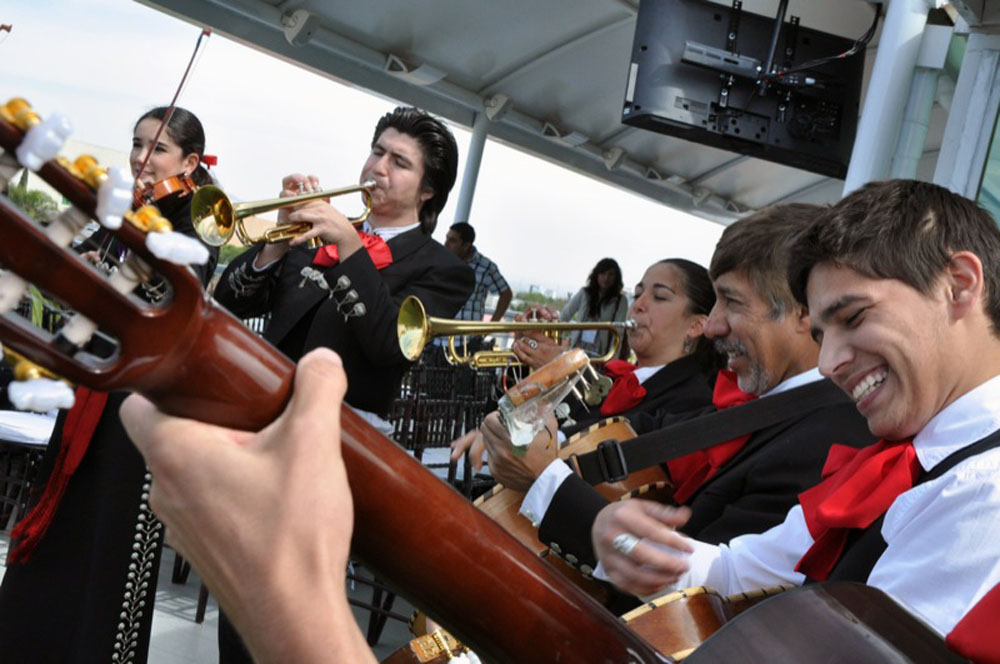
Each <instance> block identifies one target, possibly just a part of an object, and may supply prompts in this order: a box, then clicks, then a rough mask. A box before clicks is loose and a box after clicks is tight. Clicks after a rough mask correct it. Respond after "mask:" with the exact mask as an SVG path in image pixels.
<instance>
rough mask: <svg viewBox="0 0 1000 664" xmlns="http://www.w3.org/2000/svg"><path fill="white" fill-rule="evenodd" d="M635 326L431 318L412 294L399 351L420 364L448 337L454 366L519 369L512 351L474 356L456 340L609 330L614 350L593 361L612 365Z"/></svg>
mask: <svg viewBox="0 0 1000 664" xmlns="http://www.w3.org/2000/svg"><path fill="white" fill-rule="evenodd" d="M634 327H635V321H633V320H627V321H624V322H614V323H604V322H590V323H559V322H555V323H553V322H541V321H539V322H513V323H508V322H497V323H487V322H482V321H468V320H451V319H448V318H435V317H433V316H428V315H427V312H426V311H425V310H424V305H423V303H422V302H421V301H420V299H419V298H417V297H416V296H415V295H410V296H409V297H407V298H406V299H405V300H403V304H402V305H400V307H399V316H398V317H397V319H396V335H397V336H398V338H399V349H400V350H401V351H402V352H403V356H404V357H406V359H408V360H410V361H411V362H413V361H416V359H417V358H418V357H420V354H421V353H422V352H423V351H424V347H425V346H426V345H427V343H428V342H429V341H430V340H431V339H432V338H434V337H448V346H447V350H446V352H445V354H446V355H447V358H448V361H449V362H450V363H451V364H468V365H470V366H471V367H473V368H475V369H484V368H491V367H506V366H517V365H520V364H521V362H520V361H519V360H518V359H517V357H516V356H515V355H514V353H513V352H512V351H509V350H499V351H498V350H481V351H478V352H476V353H473V354H472V355H469V353H468V352H467V351H466V350H465V348H464V344H463V349H462V351H461V352H460V351H459V349H458V348H456V346H455V337H456V336H462V335H471V336H476V335H483V334H491V333H493V332H524V331H527V330H542V331H544V332H545V333H546V334H547V335H548V336H549V337H552V338H553V339H555V340H557V341H558V339H559V334H560V333H561V332H568V331H570V330H608V331H609V332H611V335H612V343H611V349H610V350H608V352H607V353H605V354H604V355H602V356H601V357H594V358H591V359H590V361H591V362H592V363H595V364H599V363H603V362H608V361H610V360H611V359H613V358H614V356H615V355H616V354H617V353H618V349H619V348H620V347H621V342H622V332H623V331H626V330H631V329H632V328H634Z"/></svg>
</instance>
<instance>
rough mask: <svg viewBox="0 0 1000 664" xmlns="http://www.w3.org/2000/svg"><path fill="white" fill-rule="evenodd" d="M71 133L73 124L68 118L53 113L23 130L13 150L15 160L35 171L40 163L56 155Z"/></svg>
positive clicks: (39, 166)
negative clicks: (15, 148) (19, 141)
mask: <svg viewBox="0 0 1000 664" xmlns="http://www.w3.org/2000/svg"><path fill="white" fill-rule="evenodd" d="M72 133H73V125H72V124H70V121H69V118H67V117H66V116H65V115H62V114H60V113H54V114H52V115H51V116H49V117H48V118H46V119H45V120H43V121H42V122H40V123H38V124H36V125H34V126H33V127H31V129H29V130H28V131H27V132H25V134H24V138H23V139H22V140H21V144H20V145H18V146H17V150H15V154H16V155H17V160H18V161H19V162H21V163H22V164H23V165H24V166H25V167H26V168H28V169H30V170H32V171H37V170H38V169H39V168H41V167H42V164H44V163H45V162H47V161H48V160H50V159H52V158H53V157H55V156H56V154H57V153H58V152H59V150H61V149H62V146H63V144H64V143H65V142H66V139H67V138H69V135H70V134H72Z"/></svg>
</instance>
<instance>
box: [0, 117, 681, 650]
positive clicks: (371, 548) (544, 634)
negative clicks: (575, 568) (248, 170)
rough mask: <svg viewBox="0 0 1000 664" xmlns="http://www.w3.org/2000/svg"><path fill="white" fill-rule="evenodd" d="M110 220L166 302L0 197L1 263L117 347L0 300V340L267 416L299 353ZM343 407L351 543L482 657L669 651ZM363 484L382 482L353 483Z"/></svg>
mask: <svg viewBox="0 0 1000 664" xmlns="http://www.w3.org/2000/svg"><path fill="white" fill-rule="evenodd" d="M21 139H22V132H21V130H20V129H18V128H17V127H15V126H14V125H13V124H11V123H9V122H7V121H5V120H0V147H2V148H3V149H4V151H5V154H4V155H3V158H4V159H7V160H8V162H9V161H10V160H11V159H12V155H13V153H14V150H15V149H16V147H17V145H18V144H19V142H20V141H21ZM39 175H41V176H42V177H43V178H44V179H45V180H46V181H48V182H49V184H51V185H52V186H53V187H54V188H55V189H57V190H58V191H59V192H60V193H61V194H62V195H63V196H65V197H66V198H67V199H68V200H69V201H70V202H71V203H72V204H73V205H74V206H76V208H78V209H79V210H82V211H83V212H85V213H86V214H89V215H93V214H94V210H95V205H96V199H95V193H94V189H92V188H91V187H90V186H88V185H87V184H85V183H84V182H83V181H81V180H79V179H77V178H76V177H75V176H73V175H72V174H71V173H69V172H68V171H67V170H66V169H65V168H63V167H61V166H59V165H58V164H56V163H55V162H51V161H50V162H47V163H45V164H44V165H43V166H42V167H41V169H40V170H39ZM117 235H118V237H119V238H120V239H121V241H122V242H123V243H124V244H125V245H126V246H127V247H129V249H131V250H132V251H134V252H136V253H137V254H138V255H139V256H141V257H142V258H143V259H144V260H145V261H147V262H148V264H149V265H151V266H153V267H154V268H155V270H156V271H157V272H158V273H159V274H160V275H161V276H163V277H164V278H165V279H166V280H167V281H168V282H169V283H170V285H171V288H172V291H171V293H172V294H171V297H170V298H168V299H167V300H166V301H165V302H163V303H161V304H158V305H155V306H154V305H148V304H145V303H142V302H140V301H138V300H137V299H135V298H132V297H130V296H128V295H123V294H121V293H119V292H117V291H115V290H114V289H113V288H111V287H110V286H109V285H108V283H107V282H106V281H105V280H104V278H103V277H102V276H101V275H99V274H98V273H97V272H96V271H95V270H94V269H93V268H92V267H90V266H89V265H85V264H84V263H83V262H82V261H81V260H80V259H79V258H78V257H77V256H76V255H75V254H73V253H72V252H71V251H69V250H68V249H64V248H60V247H58V246H55V245H54V244H52V243H51V242H50V241H49V240H48V238H47V237H46V235H45V234H44V232H43V230H42V229H41V228H40V227H38V226H37V225H36V224H35V223H34V222H32V221H31V220H29V219H27V218H26V217H25V216H24V215H23V214H22V213H21V212H20V211H19V210H17V209H16V208H15V207H14V206H12V205H11V204H10V203H9V202H8V201H7V200H6V199H5V198H4V199H0V237H2V238H3V240H2V241H0V266H2V267H3V268H4V269H5V270H9V271H12V272H14V273H16V274H17V275H19V276H20V277H21V278H23V279H24V280H26V281H28V282H30V283H33V284H35V285H36V286H38V287H39V288H41V289H42V290H43V291H45V292H47V293H49V294H51V295H53V296H56V297H58V298H59V300H60V301H61V302H63V303H64V304H65V305H66V306H68V307H70V308H72V309H74V310H76V311H78V312H80V313H82V314H83V315H85V316H87V317H88V318H90V319H92V320H95V321H99V322H100V324H101V326H102V328H104V329H106V330H107V331H109V332H110V334H111V335H113V336H114V337H115V338H116V340H117V341H118V344H119V348H118V352H117V353H116V354H115V355H114V356H112V357H111V358H108V359H103V360H102V359H99V358H96V357H94V356H89V355H87V354H85V353H82V352H77V353H75V354H73V355H69V354H67V353H66V352H65V351H63V350H61V349H60V347H57V345H56V344H55V343H53V338H52V336H51V335H49V334H45V333H42V332H39V331H37V330H34V329H32V328H31V327H30V325H28V324H27V321H24V320H23V319H20V318H18V317H16V316H13V315H10V314H4V315H3V316H0V339H2V341H3V342H4V344H6V345H9V346H10V347H11V348H13V349H14V350H16V351H18V352H20V353H21V354H22V355H24V356H26V357H28V358H29V359H31V360H32V361H34V362H37V363H39V364H41V365H43V366H45V367H48V368H49V369H51V370H53V371H54V372H56V373H57V374H59V375H61V376H63V377H65V378H67V379H69V380H71V381H73V382H76V383H81V384H84V385H88V386H90V387H93V388H95V389H98V390H113V389H122V390H132V391H137V392H140V393H142V394H144V395H146V396H147V397H148V398H149V399H151V400H152V401H153V402H154V403H156V404H157V406H158V407H159V408H161V409H162V410H163V411H165V412H168V413H171V414H174V415H179V416H184V417H191V418H195V419H199V420H203V421H206V422H212V423H216V424H221V425H224V426H230V427H238V428H243V429H247V430H256V429H259V428H261V427H263V426H265V425H266V424H267V423H269V422H270V421H272V420H273V419H274V418H275V417H276V416H277V415H278V414H279V413H280V412H281V410H282V408H283V407H284V405H285V403H286V402H287V401H288V398H289V392H290V390H291V385H292V375H293V371H294V365H293V364H292V363H291V362H290V361H289V360H288V359H287V358H286V357H285V356H284V355H282V354H281V353H280V352H279V351H277V350H276V349H274V348H273V347H271V346H270V345H268V344H267V343H266V342H263V341H262V340H260V339H259V338H258V337H257V336H256V335H254V334H253V333H252V332H250V331H249V330H247V329H246V328H245V327H244V326H243V325H242V324H241V323H240V322H239V321H238V320H237V319H236V318H234V317H232V316H231V315H229V314H228V313H227V312H225V311H222V310H221V309H219V308H218V307H216V306H214V304H213V303H212V302H211V301H209V300H207V299H206V298H205V297H204V296H203V294H202V290H201V285H200V283H199V282H198V280H197V279H196V278H195V277H194V276H193V274H192V273H191V272H190V270H189V269H187V268H186V267H182V266H177V265H171V264H168V263H164V262H161V261H159V260H158V259H156V258H155V257H153V256H152V255H151V254H150V253H149V252H148V251H147V249H146V247H145V243H144V234H143V233H142V232H141V231H140V230H138V229H137V228H134V227H132V226H130V225H128V224H125V225H123V226H122V228H121V230H120V231H118V232H117ZM341 423H342V438H343V454H344V462H345V464H346V466H347V470H348V475H349V478H350V483H351V485H352V488H355V489H357V490H356V491H354V493H355V494H356V498H355V502H354V508H355V523H356V524H357V527H356V529H355V533H354V538H353V540H352V546H351V551H352V554H351V557H352V558H355V559H358V560H360V561H362V562H363V563H364V564H365V565H366V566H367V567H369V568H370V569H372V570H373V571H374V573H375V574H376V575H377V576H378V577H379V578H381V579H384V580H386V581H387V582H389V583H391V584H392V585H394V586H395V587H397V588H399V589H400V590H402V591H403V592H405V594H406V595H407V596H408V597H411V598H413V599H414V600H415V601H418V602H419V603H420V604H421V606H424V607H426V609H427V610H428V612H429V613H430V614H431V615H432V616H434V617H435V618H436V619H438V620H440V621H441V622H442V623H444V624H446V625H448V626H449V628H450V629H452V630H453V631H454V633H455V635H456V636H457V637H459V638H460V639H461V640H462V641H463V642H465V643H468V644H470V645H471V646H472V647H473V648H475V650H476V652H478V653H480V655H481V656H482V657H484V658H487V659H489V660H491V661H499V662H539V663H545V664H547V663H550V662H559V661H561V662H571V661H578V658H579V656H580V653H584V652H585V653H587V659H588V660H589V661H593V662H608V663H611V662H622V663H625V662H633V663H636V664H638V663H646V662H665V661H670V660H669V659H667V658H665V657H664V656H662V655H660V654H659V653H658V652H657V651H656V650H655V649H654V648H652V647H651V646H650V645H649V644H648V643H646V642H645V641H644V640H642V639H641V638H639V637H638V636H636V635H635V634H634V633H633V632H632V631H631V630H629V629H628V628H627V627H625V626H624V625H623V624H622V623H621V622H619V621H618V619H617V618H615V617H614V616H613V615H611V614H610V613H608V612H607V611H605V610H603V609H602V608H601V607H600V606H599V605H598V604H597V603H595V602H594V601H593V600H592V599H590V598H589V597H587V596H586V595H585V594H584V593H583V592H582V591H580V590H579V589H577V588H576V587H575V586H574V585H573V584H572V583H570V582H569V581H567V580H566V579H565V578H563V577H562V576H560V575H559V574H558V573H556V572H554V571H553V570H552V569H551V568H550V567H549V566H548V565H547V564H546V563H545V562H544V561H543V560H541V559H540V558H539V557H538V556H537V555H535V554H534V553H533V552H531V551H529V550H528V549H526V548H524V547H523V546H521V545H520V544H518V543H517V542H516V541H515V540H514V539H513V538H511V537H510V536H509V535H508V534H507V533H506V532H504V530H503V529H502V528H501V527H500V526H498V525H497V524H496V523H494V522H493V521H492V520H490V519H489V518H487V517H486V516H484V515H483V514H482V513H480V512H479V511H478V510H477V509H476V508H474V507H473V506H472V505H471V504H470V503H468V502H467V501H466V500H465V499H463V498H462V497H461V496H460V495H459V494H458V493H457V492H455V491H454V490H452V489H451V488H450V487H448V486H447V485H446V484H444V483H442V482H441V481H440V480H438V479H437V478H436V477H434V476H433V475H432V474H431V473H430V472H428V471H427V470H426V469H425V468H423V467H422V466H421V465H420V464H419V463H418V462H417V461H416V460H414V459H412V458H411V457H410V456H409V455H407V454H406V452H404V451H403V450H402V449H401V448H400V447H398V446H397V445H395V444H394V443H393V442H392V441H390V440H388V439H387V438H385V437H383V436H382V435H380V434H379V433H377V432H376V431H375V430H374V429H373V428H372V427H371V426H370V425H368V424H367V423H366V422H365V421H364V420H362V419H361V418H360V417H359V416H357V415H356V414H355V413H354V412H353V411H351V410H350V409H348V408H345V409H344V410H343V413H342V416H341ZM372 486H377V487H379V490H378V491H366V490H363V488H364V487H372ZM413 496H420V499H421V501H422V502H423V505H424V507H425V509H426V510H427V511H428V512H429V513H432V514H434V515H435V518H434V519H430V520H429V521H427V522H423V521H421V522H418V521H415V520H413V519H412V518H411V516H410V514H409V513H408V512H407V511H406V510H401V509H399V506H400V505H405V504H408V503H410V502H412V500H413ZM400 551H405V552H407V554H406V555H399V552H400ZM442 578H447V579H449V583H448V584H441V583H439V581H438V579H442ZM512 634H516V635H517V638H511V636H510V635H512Z"/></svg>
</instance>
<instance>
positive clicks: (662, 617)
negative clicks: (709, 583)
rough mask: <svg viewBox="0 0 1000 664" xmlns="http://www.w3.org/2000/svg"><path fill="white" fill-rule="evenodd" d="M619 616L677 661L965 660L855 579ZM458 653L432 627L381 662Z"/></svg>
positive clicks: (688, 598) (439, 662)
mask: <svg viewBox="0 0 1000 664" xmlns="http://www.w3.org/2000/svg"><path fill="white" fill-rule="evenodd" d="M765 600H766V601H765ZM622 620H624V621H625V622H626V623H627V624H628V626H629V627H631V628H632V629H634V630H636V631H637V632H638V633H639V634H641V635H644V636H646V637H647V638H649V639H650V641H651V642H653V643H656V644H657V646H658V647H660V648H661V649H662V650H663V651H664V652H667V653H671V658H672V659H673V660H674V661H684V662H685V664H717V663H718V662H727V663H729V664H761V663H762V662H795V663H796V664H808V663H813V662H816V663H819V662H830V663H836V664H840V663H841V662H850V664H888V663H893V664H935V663H936V664H958V663H959V662H966V661H967V660H965V659H963V658H962V657H960V656H958V655H956V654H955V653H953V652H951V651H950V650H948V648H947V647H946V646H945V644H944V641H943V640H942V639H941V637H940V636H938V635H937V633H935V632H934V630H932V629H931V628H930V627H928V626H927V625H926V624H924V623H923V622H921V621H920V620H919V619H917V618H915V617H914V616H913V614H911V613H910V612H908V611H907V610H906V609H904V608H903V607H901V606H900V605H899V604H897V603H896V602H895V601H894V600H893V599H892V598H890V597H889V596H888V595H886V594H885V593H884V592H882V591H881V590H878V589H876V588H872V587H870V586H866V585H863V584H860V583H846V582H843V581H838V582H831V583H825V584H813V585H808V586H803V587H801V588H793V589H784V588H782V587H780V586H779V587H776V588H770V589H765V590H759V591H755V592H750V593H741V594H739V595H732V596H730V597H723V596H721V595H720V594H719V593H717V592H715V591H714V590H712V589H710V588H704V587H697V588H688V589H686V590H680V591H677V592H674V593H670V594H668V595H664V596H662V597H659V598H657V599H656V600H654V601H652V602H649V603H648V604H646V605H644V606H641V607H639V608H637V609H635V610H634V611H630V612H629V613H627V614H625V615H624V616H622ZM463 651H464V648H463V646H462V645H461V644H459V643H458V642H456V641H455V640H454V639H453V638H451V637H449V636H448V635H447V634H446V633H440V632H439V633H438V634H437V635H436V636H435V635H425V636H421V637H418V638H416V639H413V640H412V641H410V642H409V643H408V644H406V645H405V646H403V647H401V648H400V649H398V650H397V651H396V652H394V653H393V654H392V655H390V656H389V657H388V658H386V659H385V660H383V664H448V661H449V659H450V655H451V654H459V653H461V652H463ZM577 661H579V660H577Z"/></svg>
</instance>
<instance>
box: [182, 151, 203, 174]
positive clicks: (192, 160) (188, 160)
mask: <svg viewBox="0 0 1000 664" xmlns="http://www.w3.org/2000/svg"><path fill="white" fill-rule="evenodd" d="M200 161H201V159H199V158H198V155H197V154H196V153H194V152H192V153H191V154H189V155H187V156H185V157H184V161H183V162H182V163H183V164H184V174H185V175H191V174H192V173H194V171H195V169H196V168H198V163H199V162H200Z"/></svg>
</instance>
